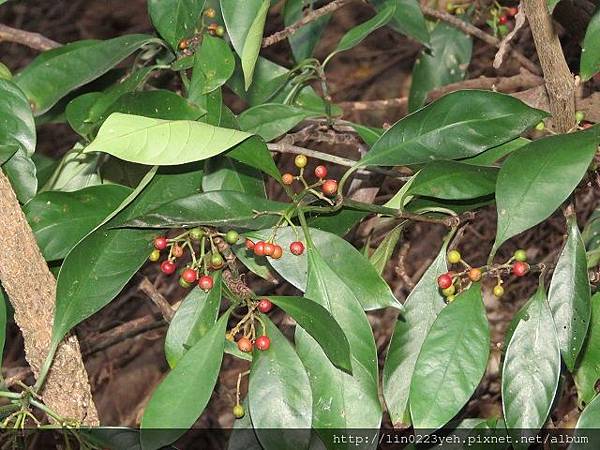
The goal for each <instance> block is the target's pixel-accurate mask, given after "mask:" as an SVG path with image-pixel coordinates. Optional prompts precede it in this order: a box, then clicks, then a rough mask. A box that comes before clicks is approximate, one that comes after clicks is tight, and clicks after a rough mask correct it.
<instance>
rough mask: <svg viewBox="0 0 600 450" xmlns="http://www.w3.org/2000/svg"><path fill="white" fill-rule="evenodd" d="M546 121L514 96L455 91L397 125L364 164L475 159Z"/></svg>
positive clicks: (362, 162)
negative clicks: (470, 157) (472, 157)
mask: <svg viewBox="0 0 600 450" xmlns="http://www.w3.org/2000/svg"><path fill="white" fill-rule="evenodd" d="M546 116H547V113H545V112H544V111H540V110H537V109H533V108H530V107H529V106H527V105H526V104H525V103H523V102H521V101H520V100H517V99H515V98H513V97H511V96H510V95H506V94H499V93H497V92H490V91H477V90H466V91H457V92H453V93H451V94H448V95H445V96H443V97H441V98H440V99H438V100H436V101H435V102H433V103H431V104H429V105H427V106H426V107H425V108H423V109H420V110H419V111H416V112H414V113H413V114H410V115H409V116H406V117H405V118H403V119H401V120H400V121H398V122H396V123H395V124H394V126H392V127H391V128H390V129H389V130H387V131H386V132H385V133H384V134H383V135H382V136H381V138H380V139H379V140H378V141H377V142H376V143H375V144H374V145H373V147H372V148H371V150H370V151H369V152H368V153H367V154H366V155H365V156H364V157H363V158H362V160H361V161H360V163H359V165H361V166H366V165H386V166H393V165H408V164H419V163H425V162H431V161H432V160H437V159H458V158H466V157H468V156H475V155H477V154H479V153H481V152H483V151H484V150H487V149H489V148H492V147H496V146H497V145H500V144H503V143H505V142H508V141H510V140H511V139H514V138H516V137H517V136H519V134H521V133H522V132H524V131H525V130H527V129H528V128H530V127H532V126H534V125H535V124H537V123H538V122H539V121H540V120H542V119H543V118H544V117H546Z"/></svg>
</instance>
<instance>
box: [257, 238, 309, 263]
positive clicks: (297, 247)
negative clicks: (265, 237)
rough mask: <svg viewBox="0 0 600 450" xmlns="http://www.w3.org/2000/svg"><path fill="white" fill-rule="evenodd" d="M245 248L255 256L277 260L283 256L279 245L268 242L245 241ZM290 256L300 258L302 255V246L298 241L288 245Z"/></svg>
mask: <svg viewBox="0 0 600 450" xmlns="http://www.w3.org/2000/svg"><path fill="white" fill-rule="evenodd" d="M246 248H247V249H248V250H250V251H252V252H253V253H254V254H255V255H256V256H269V257H271V258H273V259H279V258H281V257H282V256H283V248H282V247H281V246H280V245H279V244H274V243H272V242H270V241H267V242H265V241H258V242H254V241H252V240H250V239H246ZM290 252H291V253H292V255H296V256H300V255H301V254H302V253H304V244H303V243H302V242H300V241H294V242H292V243H291V244H290Z"/></svg>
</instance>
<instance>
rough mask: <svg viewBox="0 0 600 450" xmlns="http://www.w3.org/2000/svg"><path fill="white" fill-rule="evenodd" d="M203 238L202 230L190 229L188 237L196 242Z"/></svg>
mask: <svg viewBox="0 0 600 450" xmlns="http://www.w3.org/2000/svg"><path fill="white" fill-rule="evenodd" d="M202 236H204V230H203V229H202V228H192V229H191V230H190V237H191V238H192V239H194V240H196V241H199V240H200V239H202Z"/></svg>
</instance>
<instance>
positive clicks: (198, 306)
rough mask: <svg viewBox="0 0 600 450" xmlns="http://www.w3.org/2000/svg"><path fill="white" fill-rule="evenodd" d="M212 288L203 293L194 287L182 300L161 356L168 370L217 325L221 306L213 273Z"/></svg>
mask: <svg viewBox="0 0 600 450" xmlns="http://www.w3.org/2000/svg"><path fill="white" fill-rule="evenodd" d="M213 277H214V286H213V288H212V289H211V290H210V291H208V292H204V291H203V290H202V289H200V288H199V287H194V288H193V289H192V290H191V291H190V293H189V294H188V295H187V296H186V297H185V298H184V299H183V302H181V305H179V308H177V312H176V313H175V315H174V316H173V320H171V323H170V324H169V329H168V330H167V335H166V337H165V356H166V358H167V362H168V363H169V366H170V367H171V368H173V367H175V366H176V365H177V362H178V361H179V360H180V359H181V358H182V356H183V355H184V354H185V353H186V351H187V349H188V348H190V347H192V346H193V345H194V344H195V343H196V342H198V341H199V340H200V339H201V338H202V337H203V336H204V335H205V334H206V333H207V332H208V331H209V330H210V329H211V328H212V327H213V326H214V324H215V323H216V322H217V317H218V315H219V307H220V306H221V272H215V273H214V275H213Z"/></svg>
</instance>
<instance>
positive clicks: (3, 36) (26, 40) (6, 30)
mask: <svg viewBox="0 0 600 450" xmlns="http://www.w3.org/2000/svg"><path fill="white" fill-rule="evenodd" d="M0 41H6V42H15V43H17V44H21V45H25V46H27V47H29V48H33V49H35V50H41V51H46V50H51V49H53V48H56V47H60V46H61V45H62V44H60V43H58V42H56V41H53V40H52V39H49V38H47V37H46V36H42V35H41V34H39V33H33V32H31V31H25V30H19V29H17V28H11V27H7V26H6V25H2V24H0Z"/></svg>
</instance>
